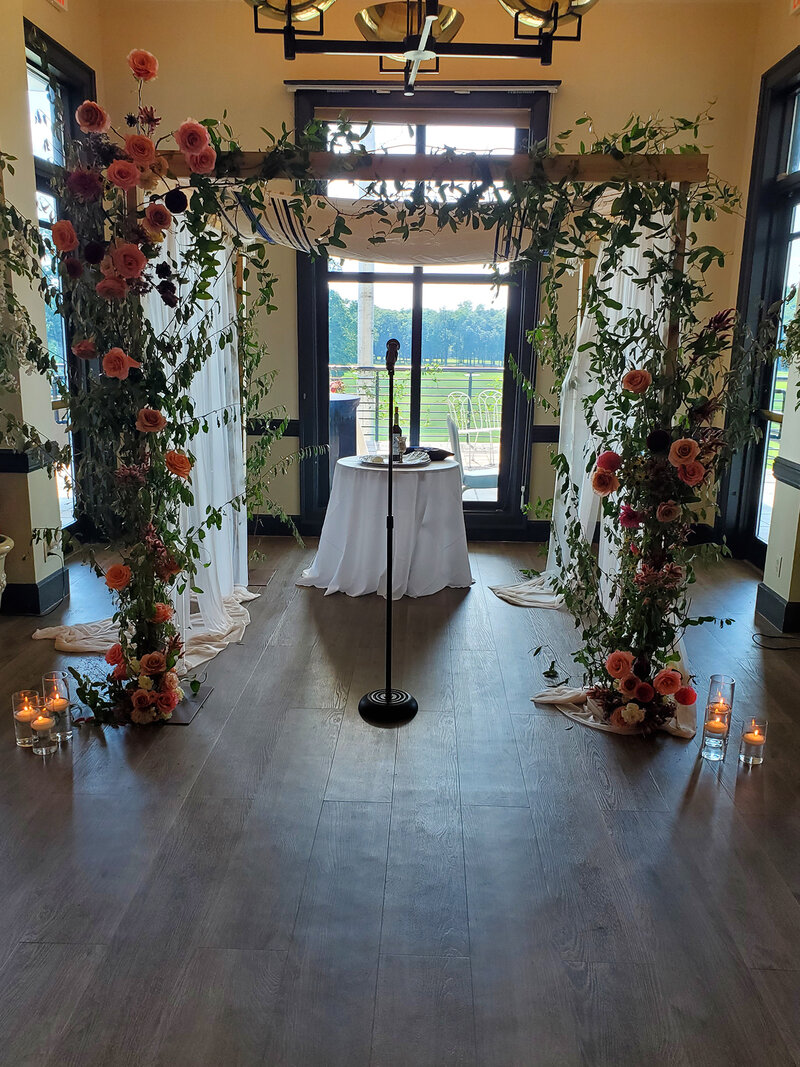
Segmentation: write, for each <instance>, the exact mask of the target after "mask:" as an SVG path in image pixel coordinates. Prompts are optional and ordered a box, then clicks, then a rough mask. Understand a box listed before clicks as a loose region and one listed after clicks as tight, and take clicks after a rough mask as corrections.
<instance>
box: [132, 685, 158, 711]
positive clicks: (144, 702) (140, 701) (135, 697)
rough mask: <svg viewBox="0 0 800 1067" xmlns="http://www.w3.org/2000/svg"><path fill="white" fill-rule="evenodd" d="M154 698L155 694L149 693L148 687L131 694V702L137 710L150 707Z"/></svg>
mask: <svg viewBox="0 0 800 1067" xmlns="http://www.w3.org/2000/svg"><path fill="white" fill-rule="evenodd" d="M153 700H154V696H153V694H152V693H148V692H147V690H146V689H137V690H136V691H135V692H134V693H132V694H131V704H133V706H134V708H136V709H137V711H144V709H145V708H149V707H150V705H151V704H152V703H153Z"/></svg>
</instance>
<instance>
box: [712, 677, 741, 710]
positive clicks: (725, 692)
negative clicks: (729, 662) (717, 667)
mask: <svg viewBox="0 0 800 1067" xmlns="http://www.w3.org/2000/svg"><path fill="white" fill-rule="evenodd" d="M735 688H736V682H735V681H734V680H733V678H731V677H730V676H729V675H727V674H712V675H711V681H710V683H709V686H708V700H707V701H706V707H707V709H708V712H709V713H711V712H715V713H718V714H722V713H727V714H730V712H731V709H732V708H733V691H734V689H735Z"/></svg>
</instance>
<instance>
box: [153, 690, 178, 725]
mask: <svg viewBox="0 0 800 1067" xmlns="http://www.w3.org/2000/svg"><path fill="white" fill-rule="evenodd" d="M179 701H180V697H179V696H178V693H177V691H176V690H174V689H163V690H162V691H161V692H160V693H159V694H158V696H157V697H156V707H157V708H158V710H159V711H160V712H161V714H162V715H163V716H164V717H165V718H166V717H168V716H170V715H171V714H172V713H173V711H174V710H175V708H177V706H178V702H179Z"/></svg>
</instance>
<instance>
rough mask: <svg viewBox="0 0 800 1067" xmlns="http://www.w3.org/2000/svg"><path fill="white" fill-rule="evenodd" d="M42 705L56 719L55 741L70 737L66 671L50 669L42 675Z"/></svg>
mask: <svg viewBox="0 0 800 1067" xmlns="http://www.w3.org/2000/svg"><path fill="white" fill-rule="evenodd" d="M42 692H43V693H44V707H45V711H46V712H47V714H48V715H52V716H53V718H54V719H55V720H56V724H55V728H54V730H53V733H54V734H55V737H56V740H57V741H69V739H70V738H71V737H72V716H71V715H70V712H69V706H70V700H69V676H68V675H67V672H66V671H51V672H50V673H49V674H45V675H43V676H42Z"/></svg>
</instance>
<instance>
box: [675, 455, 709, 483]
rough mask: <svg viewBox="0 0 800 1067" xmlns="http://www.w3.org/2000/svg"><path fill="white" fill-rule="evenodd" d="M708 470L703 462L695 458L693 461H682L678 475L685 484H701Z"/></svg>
mask: <svg viewBox="0 0 800 1067" xmlns="http://www.w3.org/2000/svg"><path fill="white" fill-rule="evenodd" d="M707 473H708V471H707V470H706V469H705V467H704V466H703V464H702V463H698V462H697V460H696V459H695V460H693V461H692V462H691V463H682V464H681V465H680V467H678V477H679V478H680V480H681V481H682V482H683V483H684V484H685V485H691V486H694V485H700V483H701V482H702V481H703V480H704V479H705V476H706V474H707Z"/></svg>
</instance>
